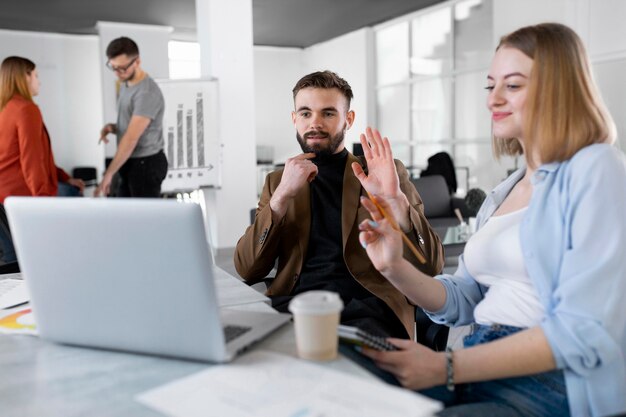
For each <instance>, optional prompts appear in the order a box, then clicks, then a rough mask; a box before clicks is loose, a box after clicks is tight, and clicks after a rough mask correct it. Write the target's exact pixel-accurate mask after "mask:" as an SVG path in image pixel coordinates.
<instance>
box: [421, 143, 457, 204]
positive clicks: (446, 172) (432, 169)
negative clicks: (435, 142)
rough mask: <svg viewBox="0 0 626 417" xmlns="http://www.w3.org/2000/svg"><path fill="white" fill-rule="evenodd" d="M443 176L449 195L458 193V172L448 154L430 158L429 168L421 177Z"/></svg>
mask: <svg viewBox="0 0 626 417" xmlns="http://www.w3.org/2000/svg"><path fill="white" fill-rule="evenodd" d="M429 175H441V176H443V178H444V179H445V181H446V184H447V186H448V192H449V194H454V193H456V188H457V182H456V170H455V169H454V162H452V157H451V156H450V154H449V153H448V152H438V153H436V154H434V155H432V156H431V157H430V158H428V166H427V167H426V169H425V170H423V171H422V172H421V173H420V177H427V176H429Z"/></svg>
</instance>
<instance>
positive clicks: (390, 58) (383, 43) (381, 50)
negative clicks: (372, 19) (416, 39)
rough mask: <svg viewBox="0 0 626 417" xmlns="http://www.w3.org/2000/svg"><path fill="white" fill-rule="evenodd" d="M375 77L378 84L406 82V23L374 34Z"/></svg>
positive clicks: (407, 36) (407, 66)
mask: <svg viewBox="0 0 626 417" xmlns="http://www.w3.org/2000/svg"><path fill="white" fill-rule="evenodd" d="M376 75H377V82H378V84H392V83H397V82H402V81H406V80H408V78H409V23H408V22H402V23H399V24H397V25H394V26H390V27H389V28H387V29H382V30H380V31H378V32H377V33H376Z"/></svg>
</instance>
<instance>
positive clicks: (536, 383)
mask: <svg viewBox="0 0 626 417" xmlns="http://www.w3.org/2000/svg"><path fill="white" fill-rule="evenodd" d="M520 330H522V329H520V328H519V327H513V326H503V325H493V326H482V325H474V328H473V331H472V333H471V334H470V335H468V336H466V337H465V339H464V343H463V344H464V345H465V347H471V346H475V345H479V344H482V343H487V342H490V341H493V340H496V339H500V338H502V337H505V336H509V335H511V334H513V333H517V332H518V331H520ZM420 393H421V394H424V395H426V396H428V397H431V398H434V399H437V400H439V401H442V402H443V403H444V405H445V406H446V408H445V409H444V410H443V411H441V412H440V413H439V414H438V415H439V416H442V417H452V416H486V415H491V416H494V417H496V416H497V417H500V416H502V417H505V416H506V417H508V416H511V417H512V416H519V417H522V416H523V417H526V416H537V417H539V416H541V417H543V416H546V417H547V416H551V417H566V416H569V415H570V414H569V405H568V402H567V392H566V388H565V379H564V377H563V371H560V370H556V371H550V372H544V373H541V374H536V375H531V376H525V377H518V378H504V379H497V380H493V381H486V382H475V383H470V384H460V385H457V386H456V387H455V390H454V392H449V391H448V390H447V389H446V388H445V387H435V388H431V389H427V390H423V391H420Z"/></svg>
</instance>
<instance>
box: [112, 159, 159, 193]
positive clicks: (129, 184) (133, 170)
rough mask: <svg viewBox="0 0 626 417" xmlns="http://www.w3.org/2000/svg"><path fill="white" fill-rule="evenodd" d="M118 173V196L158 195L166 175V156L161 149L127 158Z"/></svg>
mask: <svg viewBox="0 0 626 417" xmlns="http://www.w3.org/2000/svg"><path fill="white" fill-rule="evenodd" d="M119 174H120V183H119V187H118V189H117V193H116V195H117V196H118V197H159V196H160V195H161V183H162V182H163V180H164V179H165V176H166V175H167V158H166V157H165V154H164V153H163V151H159V152H158V153H156V154H154V155H150V156H144V157H140V158H129V159H128V161H126V163H125V164H124V165H122V167H121V168H120V171H119Z"/></svg>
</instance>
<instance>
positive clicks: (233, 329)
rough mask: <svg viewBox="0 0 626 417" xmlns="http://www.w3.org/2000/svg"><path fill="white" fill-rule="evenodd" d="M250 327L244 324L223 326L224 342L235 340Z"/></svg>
mask: <svg viewBox="0 0 626 417" xmlns="http://www.w3.org/2000/svg"><path fill="white" fill-rule="evenodd" d="M251 329H252V327H245V326H224V338H225V339H226V343H228V342H230V341H232V340H235V339H236V338H238V337H239V336H241V335H242V334H244V333H247V332H248V331H250V330H251Z"/></svg>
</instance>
